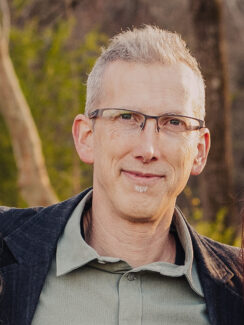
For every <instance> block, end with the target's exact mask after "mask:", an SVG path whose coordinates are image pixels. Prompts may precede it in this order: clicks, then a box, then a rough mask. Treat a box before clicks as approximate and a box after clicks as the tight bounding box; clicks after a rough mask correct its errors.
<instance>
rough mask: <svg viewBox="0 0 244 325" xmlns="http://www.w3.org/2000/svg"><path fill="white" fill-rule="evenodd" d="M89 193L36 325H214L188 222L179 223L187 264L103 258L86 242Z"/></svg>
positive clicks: (62, 243) (70, 228)
mask: <svg viewBox="0 0 244 325" xmlns="http://www.w3.org/2000/svg"><path fill="white" fill-rule="evenodd" d="M91 196H92V192H89V193H88V194H87V195H86V196H85V197H84V198H83V199H82V201H81V202H80V203H79V205H78V206H77V207H76V209H75V210H74V211H73V213H72V215H71V217H70V219H69V221H68V223H67V225H66V227H65V231H64V233H63V235H62V237H61V238H60V240H59V242H58V245H57V252H56V256H55V258H54V259H53V262H52V266H51V269H50V271H49V273H48V276H47V279H46V281H45V284H44V287H43V289H42V292H41V295H40V300H39V303H38V306H37V309H36V313H35V315H34V319H33V322H32V325H47V324H48V325H49V324H50V325H82V324H89V325H93V324H94V325H95V324H96V325H101V324H104V325H110V324H111V325H112V324H113V325H114V324H119V325H129V324H130V325H139V324H165V325H173V324H174V325H176V324H179V325H189V324H197V325H207V324H208V325H209V321H208V317H207V314H206V304H205V300H204V295H203V292H202V288H201V284H200V281H199V278H198V274H197V269H196V265H195V261H194V257H193V248H192V242H191V237H190V234H189V232H188V229H187V226H186V224H185V221H184V219H183V217H182V216H181V214H180V213H178V212H177V210H176V211H175V215H174V225H175V228H176V231H177V233H178V237H179V239H180V242H181V245H182V247H183V249H184V252H185V262H184V264H183V265H176V264H170V263H165V262H155V263H151V264H148V265H143V266H140V267H136V268H132V267H131V266H130V265H129V264H127V263H126V262H125V261H122V260H120V259H119V258H114V257H108V256H99V255H98V254H97V252H96V251H95V250H94V249H93V248H92V247H91V246H89V245H87V243H86V242H85V241H84V240H83V238H82V236H81V231H80V218H81V215H82V211H83V209H84V206H85V203H86V202H87V201H88V200H90V199H91Z"/></svg>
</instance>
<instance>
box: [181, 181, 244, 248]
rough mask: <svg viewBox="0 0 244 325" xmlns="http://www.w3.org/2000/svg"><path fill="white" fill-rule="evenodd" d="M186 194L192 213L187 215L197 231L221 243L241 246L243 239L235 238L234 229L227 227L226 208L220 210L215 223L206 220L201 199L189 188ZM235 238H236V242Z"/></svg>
mask: <svg viewBox="0 0 244 325" xmlns="http://www.w3.org/2000/svg"><path fill="white" fill-rule="evenodd" d="M184 194H185V196H186V197H187V200H188V202H189V203H190V205H191V208H190V212H189V211H188V212H186V214H187V215H188V219H189V220H190V223H191V224H192V225H193V226H194V228H195V229H196V231H198V232H199V233H200V234H202V235H204V236H207V237H210V238H212V239H214V240H217V241H219V242H222V243H225V244H229V245H235V246H240V243H241V238H240V236H239V237H237V238H235V234H236V232H235V229H234V227H226V225H225V219H226V216H227V214H228V209H227V208H226V207H222V208H221V209H219V211H218V213H217V215H216V218H215V220H214V221H210V220H204V217H203V211H202V208H201V202H200V200H199V198H197V197H195V196H194V195H193V193H192V191H191V189H190V187H189V186H187V187H186V188H185V190H184ZM233 238H235V240H234V241H233Z"/></svg>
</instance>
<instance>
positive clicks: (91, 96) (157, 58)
mask: <svg viewBox="0 0 244 325" xmlns="http://www.w3.org/2000/svg"><path fill="white" fill-rule="evenodd" d="M117 60H122V61H127V62H135V63H137V62H138V63H145V64H148V63H162V64H175V63H179V62H182V63H185V64H186V65H187V66H188V67H190V68H191V69H192V71H193V72H194V73H195V74H196V76H197V77H198V79H199V83H198V88H199V91H198V93H199V96H198V98H197V101H196V103H195V105H196V107H195V108H194V109H195V110H196V111H197V112H198V114H200V116H201V118H203V117H204V115H205V84H204V80H203V77H202V74H201V72H200V69H199V66H198V63H197V61H196V59H195V58H194V57H193V56H192V55H191V54H190V51H189V49H188V48H187V46H186V43H185V42H184V41H183V40H182V38H181V36H180V35H179V34H177V33H172V32H169V31H167V30H162V29H160V28H158V27H155V26H150V25H146V26H144V27H143V28H139V29H138V28H134V29H133V30H127V31H124V32H121V33H120V34H118V35H115V36H114V37H113V38H112V39H111V40H110V43H109V46H108V48H107V49H103V51H102V54H101V55H100V57H99V58H98V59H97V61H96V63H95V65H94V67H93V69H92V71H91V72H90V74H89V76H88V80H87V97H86V107H85V114H86V115H87V114H88V113H89V112H91V111H92V109H94V107H95V106H96V105H98V103H99V100H100V99H101V94H102V83H103V75H104V72H105V69H106V67H107V66H108V64H110V63H111V62H114V61H117Z"/></svg>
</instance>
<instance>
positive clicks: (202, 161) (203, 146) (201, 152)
mask: <svg viewBox="0 0 244 325" xmlns="http://www.w3.org/2000/svg"><path fill="white" fill-rule="evenodd" d="M209 149H210V132H209V130H208V129H207V128H204V129H201V130H200V134H199V140H198V145H197V154H196V157H195V159H194V161H193V166H192V170H191V175H199V174H200V173H201V172H202V171H203V169H204V167H205V165H206V162H207V158H208V153H209Z"/></svg>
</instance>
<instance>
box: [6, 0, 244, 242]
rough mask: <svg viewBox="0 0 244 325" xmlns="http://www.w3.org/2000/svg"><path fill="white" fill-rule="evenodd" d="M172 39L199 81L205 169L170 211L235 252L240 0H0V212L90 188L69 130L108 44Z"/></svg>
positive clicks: (243, 160)
mask: <svg viewBox="0 0 244 325" xmlns="http://www.w3.org/2000/svg"><path fill="white" fill-rule="evenodd" d="M143 24H153V25H157V26H159V27H161V28H163V29H167V30H170V31H176V32H178V33H180V34H181V35H182V38H183V39H184V40H185V41H186V43H187V45H188V46H189V48H190V50H191V53H192V54H193V55H194V56H195V57H196V58H197V60H198V61H199V63H200V67H201V71H202V73H203V76H204V79H205V81H206V86H207V88H206V112H207V117H206V123H207V126H208V127H209V128H210V131H211V133H212V147H211V153H210V156H209V161H208V165H207V167H206V169H205V171H204V172H203V174H202V175H201V176H198V177H192V179H191V180H190V182H189V185H188V186H187V188H186V189H185V191H184V192H183V193H182V195H181V196H180V198H179V200H178V204H179V206H180V207H181V209H182V210H183V212H184V213H185V215H186V216H187V218H188V219H189V221H190V222H191V224H192V225H194V226H195V228H196V229H197V230H198V231H199V232H200V233H202V234H205V235H208V236H210V237H212V238H214V239H217V240H220V241H222V242H225V243H229V244H235V245H239V244H240V232H241V213H240V211H241V208H242V205H243V189H244V186H243V184H244V173H243V169H244V141H243V139H244V111H243V106H244V105H243V104H244V74H243V71H244V70H243V66H244V56H243V45H244V33H243V32H244V1H243V0H171V1H170V0H168V1H163V0H153V1H151V0H117V1H114V0H52V1H51V0H9V1H7V0H0V204H1V205H9V206H17V207H27V206H31V205H48V204H52V203H54V202H57V201H59V200H64V199H66V198H68V197H70V196H72V195H74V194H76V193H78V192H80V191H81V190H83V189H85V188H86V187H88V186H91V184H92V169H91V167H90V166H88V165H85V164H83V163H82V162H81V161H80V160H79V158H78V156H77V154H76V152H75V149H74V145H73V141H72V136H71V126H72V121H73V118H74V116H75V115H76V114H78V113H80V112H83V110H84V104H85V92H86V85H85V83H86V79H87V74H88V73H89V71H90V69H91V67H92V65H93V64H94V61H95V60H96V58H97V56H98V55H99V54H100V52H101V47H102V46H106V44H107V42H108V40H109V38H110V37H111V36H113V35H114V34H116V33H118V32H120V31H121V30H125V29H126V28H132V27H134V26H135V27H140V26H142V25H143Z"/></svg>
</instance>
